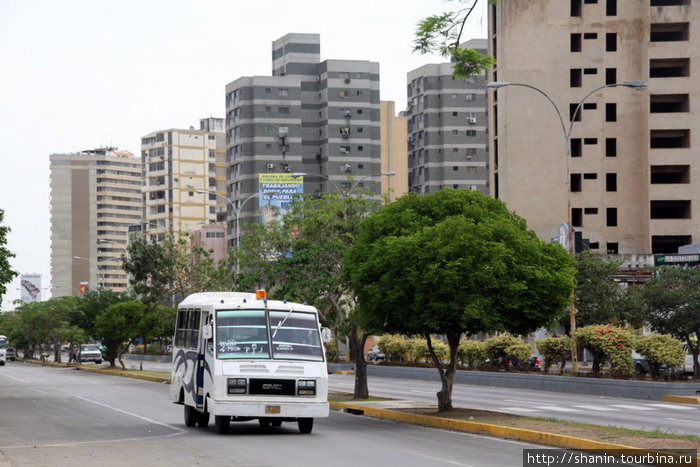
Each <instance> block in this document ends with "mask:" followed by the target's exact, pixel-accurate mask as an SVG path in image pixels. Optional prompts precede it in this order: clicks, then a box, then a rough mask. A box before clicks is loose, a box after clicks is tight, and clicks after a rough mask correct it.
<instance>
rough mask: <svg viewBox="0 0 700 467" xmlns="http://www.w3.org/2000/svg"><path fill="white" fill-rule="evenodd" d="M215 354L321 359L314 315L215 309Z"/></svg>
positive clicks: (321, 349)
mask: <svg viewBox="0 0 700 467" xmlns="http://www.w3.org/2000/svg"><path fill="white" fill-rule="evenodd" d="M271 336H274V337H272V346H270V337H271ZM216 356H217V358H220V359H250V358H259V359H271V358H272V359H283V360H309V361H323V348H322V346H321V339H320V336H319V332H318V328H317V325H316V315H314V314H313V313H304V312H296V311H291V312H290V311H269V314H266V312H265V310H235V311H234V310H223V311H218V312H217V314H216Z"/></svg>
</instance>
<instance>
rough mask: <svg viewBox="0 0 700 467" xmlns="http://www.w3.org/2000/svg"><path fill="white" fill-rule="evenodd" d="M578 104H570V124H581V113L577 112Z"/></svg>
mask: <svg viewBox="0 0 700 467" xmlns="http://www.w3.org/2000/svg"><path fill="white" fill-rule="evenodd" d="M577 110H578V104H569V121H570V122H580V121H581V112H577Z"/></svg>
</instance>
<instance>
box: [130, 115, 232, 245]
mask: <svg viewBox="0 0 700 467" xmlns="http://www.w3.org/2000/svg"><path fill="white" fill-rule="evenodd" d="M141 160H142V162H143V180H144V186H143V208H144V211H143V219H144V229H146V231H147V232H148V233H149V235H153V236H158V235H162V234H165V233H167V232H170V231H172V232H178V231H183V232H185V231H191V230H194V229H197V228H199V227H201V225H202V224H206V223H213V222H216V221H217V214H218V213H223V212H225V209H226V199H225V196H226V162H225V160H226V149H225V132H224V121H223V119H222V118H205V119H202V120H200V129H199V130H195V129H194V128H193V127H190V129H175V128H173V129H167V130H160V131H155V132H152V133H149V134H147V135H145V136H144V137H143V138H141ZM222 216H223V214H222Z"/></svg>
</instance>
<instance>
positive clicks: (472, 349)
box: [457, 340, 486, 369]
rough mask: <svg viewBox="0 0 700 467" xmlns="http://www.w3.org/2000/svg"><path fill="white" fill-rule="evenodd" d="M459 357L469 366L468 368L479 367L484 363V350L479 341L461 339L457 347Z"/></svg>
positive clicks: (482, 344)
mask: <svg viewBox="0 0 700 467" xmlns="http://www.w3.org/2000/svg"><path fill="white" fill-rule="evenodd" d="M457 356H458V357H459V359H460V360H461V361H462V362H463V363H464V362H466V364H467V365H468V366H469V368H471V369H474V368H479V367H481V366H483V365H484V363H486V350H485V348H484V343H483V342H481V341H470V340H463V341H462V342H460V343H459V348H458V349H457Z"/></svg>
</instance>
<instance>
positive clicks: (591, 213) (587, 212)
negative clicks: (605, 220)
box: [583, 208, 598, 216]
mask: <svg viewBox="0 0 700 467" xmlns="http://www.w3.org/2000/svg"><path fill="white" fill-rule="evenodd" d="M583 213H584V214H585V215H587V216H594V215H596V214H598V208H584V209H583Z"/></svg>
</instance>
